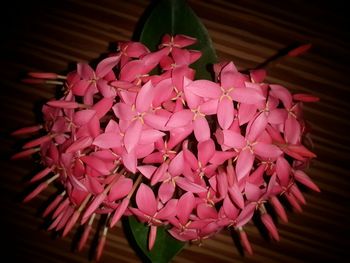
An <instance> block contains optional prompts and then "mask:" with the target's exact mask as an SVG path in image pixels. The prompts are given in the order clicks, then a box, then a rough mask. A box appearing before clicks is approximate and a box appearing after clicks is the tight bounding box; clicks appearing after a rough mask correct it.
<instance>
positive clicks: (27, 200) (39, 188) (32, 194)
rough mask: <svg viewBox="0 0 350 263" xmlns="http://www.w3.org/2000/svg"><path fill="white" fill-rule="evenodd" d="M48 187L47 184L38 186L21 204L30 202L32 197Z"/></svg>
mask: <svg viewBox="0 0 350 263" xmlns="http://www.w3.org/2000/svg"><path fill="white" fill-rule="evenodd" d="M48 185H49V184H48V183H47V182H43V183H41V184H39V185H38V186H37V187H36V188H35V189H34V190H33V191H32V192H31V193H30V194H29V195H27V196H26V198H24V200H23V202H24V203H26V202H29V201H30V200H32V199H33V198H34V197H36V196H37V195H38V194H40V193H41V192H42V191H43V190H44V189H45V188H46V187H48Z"/></svg>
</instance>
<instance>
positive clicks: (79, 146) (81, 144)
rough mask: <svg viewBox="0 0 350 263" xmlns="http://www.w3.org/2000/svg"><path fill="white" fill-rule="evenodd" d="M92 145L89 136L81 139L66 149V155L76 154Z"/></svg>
mask: <svg viewBox="0 0 350 263" xmlns="http://www.w3.org/2000/svg"><path fill="white" fill-rule="evenodd" d="M91 144H92V138H91V137H89V136H86V137H81V138H79V139H78V140H76V141H75V142H73V143H72V144H71V145H70V146H69V147H68V148H67V149H66V152H67V153H71V152H77V151H80V150H83V149H85V148H87V147H89V146H90V145H91Z"/></svg>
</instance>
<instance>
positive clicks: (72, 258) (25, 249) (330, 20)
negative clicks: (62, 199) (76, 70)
mask: <svg viewBox="0 0 350 263" xmlns="http://www.w3.org/2000/svg"><path fill="white" fill-rule="evenodd" d="M27 2H30V3H22V1H10V2H9V3H10V6H9V7H4V6H2V15H1V16H2V20H3V21H2V22H1V43H0V45H1V46H0V48H1V49H0V52H1V53H0V54H1V61H0V63H1V64H0V70H1V71H0V72H1V73H0V74H1V78H0V99H1V103H0V114H1V122H0V123H1V125H0V145H1V146H0V147H1V160H0V161H1V163H0V166H1V175H0V180H1V181H0V197H1V199H0V200H1V202H0V206H1V212H0V216H1V225H0V226H1V233H0V236H1V242H2V243H3V242H5V246H4V245H2V246H1V250H3V251H1V253H0V255H1V257H2V258H4V257H5V256H11V258H12V260H11V262H12V261H14V260H18V261H19V262H47V263H51V262H52V263H53V262H57V263H58V262H88V261H89V260H88V254H89V251H88V249H86V250H84V251H83V252H82V253H77V252H72V251H71V245H70V244H71V239H72V237H73V235H70V236H69V237H68V238H65V239H61V238H58V237H55V235H53V234H52V233H49V232H46V231H45V229H44V221H43V220H42V219H41V218H40V216H39V212H40V208H42V207H43V206H44V204H45V200H46V198H47V196H49V195H50V193H52V192H54V189H48V190H46V191H45V192H44V193H43V194H42V195H40V197H39V198H38V199H36V200H35V201H32V202H30V203H29V204H26V205H24V204H22V203H21V202H20V200H21V198H22V197H23V195H22V194H23V191H24V190H25V189H27V185H26V183H25V182H26V180H27V179H28V178H29V176H30V175H31V174H32V173H33V171H34V169H35V167H36V166H35V165H33V161H31V160H25V161H17V162H12V161H9V156H10V155H11V154H13V153H14V152H16V150H18V149H19V146H20V144H21V143H23V141H18V140H15V139H13V138H11V137H10V136H9V133H10V132H11V131H13V130H14V129H16V128H19V127H22V126H25V125H31V124H34V123H35V121H36V118H37V114H36V111H37V108H38V105H41V104H42V103H43V102H44V101H45V100H47V99H48V98H51V97H53V96H54V88H53V87H44V86H40V87H34V86H28V85H24V84H22V83H20V82H19V79H20V77H22V76H23V73H24V72H27V71H52V72H63V71H65V70H67V68H68V66H69V65H70V63H72V62H74V61H91V60H92V59H94V58H97V57H98V56H99V55H100V54H101V53H103V52H105V51H106V50H107V49H108V47H109V44H110V43H112V42H113V41H116V40H128V39H130V37H131V35H132V32H133V29H134V26H135V25H136V23H137V20H138V18H139V17H140V15H141V14H142V12H143V10H144V9H145V8H146V6H147V5H148V1H146V0H129V1H117V0H103V1H74V0H61V1H47V2H50V4H49V3H40V1H27ZM189 3H190V5H191V6H192V8H193V9H194V11H195V12H196V13H197V15H198V16H199V17H200V18H201V19H202V21H203V22H204V24H205V25H206V27H207V28H208V30H209V33H210V35H211V37H212V39H213V42H214V46H215V48H216V50H217V52H218V56H219V58H220V59H221V60H224V59H225V60H233V61H234V62H235V63H236V65H237V66H238V67H239V69H246V68H251V67H254V66H256V65H257V64H259V63H261V62H263V61H264V60H265V59H267V58H269V57H270V56H272V55H274V54H275V53H276V52H277V51H278V50H281V49H283V48H285V47H286V46H289V45H291V44H294V43H296V42H301V43H304V42H311V43H312V44H313V46H314V47H313V49H312V50H311V51H310V52H309V53H307V54H306V55H304V56H302V57H300V58H291V59H288V60H284V61H283V62H282V63H280V64H278V65H276V66H275V67H273V68H271V69H270V70H269V81H273V82H278V83H281V84H283V85H286V86H287V87H289V88H290V89H292V90H298V91H302V92H312V93H314V94H316V95H317V96H319V97H320V98H321V101H320V102H319V103H316V104H312V105H308V106H307V107H306V108H305V112H306V118H307V119H308V120H310V122H311V124H312V127H313V135H312V138H313V141H314V144H315V148H314V151H315V152H316V153H317V155H318V158H317V159H316V160H315V161H314V162H313V163H312V168H311V169H310V171H309V174H310V175H311V177H312V178H313V179H314V180H315V182H316V183H318V185H319V186H320V188H321V190H322V192H321V193H313V192H307V193H305V196H306V200H307V203H308V204H307V205H306V206H304V207H303V210H304V212H303V213H302V214H296V213H293V212H292V211H288V215H289V221H290V222H289V223H288V224H283V223H280V222H279V223H278V227H279V230H280V235H281V241H280V242H278V243H277V242H269V241H266V240H265V239H264V238H263V237H262V236H261V235H260V234H259V233H258V231H257V230H256V228H255V227H254V226H253V225H252V226H251V227H249V228H248V229H247V231H248V234H249V237H250V240H251V242H252V245H253V249H254V252H255V254H254V255H253V256H242V255H241V254H240V253H239V250H238V249H237V247H236V246H235V245H234V243H233V241H232V238H231V237H230V235H229V234H228V233H227V232H222V233H221V234H218V235H217V236H215V238H213V239H210V240H207V241H206V242H205V243H204V246H203V247H198V246H195V245H193V246H188V247H187V248H186V249H185V250H184V251H182V252H181V254H179V255H178V256H177V257H176V258H175V260H174V261H173V262H178V263H180V262H181V263H182V262H184V263H190V262H201V263H204V262H256V263H258V262H264V263H265V262H276V263H277V262H293V263H294V262H340V261H341V257H342V256H345V255H346V254H348V251H349V245H350V242H349V237H348V235H349V233H350V231H349V218H348V216H349V201H350V198H349V197H350V191H349V186H350V174H349V163H350V158H349V157H350V155H349V151H350V143H349V142H350V138H349V136H348V132H349V131H350V129H349V127H350V122H349V112H350V104H349V101H348V98H349V93H350V87H349V84H350V81H349V64H348V63H349V59H350V56H349V30H348V28H347V27H346V22H348V21H347V16H348V14H346V8H345V6H343V5H341V4H337V2H336V1H327V2H326V1H321V2H320V1H301V0H287V1H272V0H268V1H258V0H246V1H243V0H242V1H223V0H210V1H199V0H197V1H195V0H191V1H189ZM2 261H3V260H2ZM4 262H5V261H4ZM102 262H139V259H138V258H137V257H136V255H135V254H134V252H133V250H131V248H130V247H129V245H128V243H127V241H126V239H125V237H124V236H123V231H122V230H121V228H120V227H116V228H114V229H113V230H112V231H111V232H110V234H109V235H108V244H107V246H106V250H105V253H104V255H103V258H102Z"/></svg>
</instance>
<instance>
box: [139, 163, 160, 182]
mask: <svg viewBox="0 0 350 263" xmlns="http://www.w3.org/2000/svg"><path fill="white" fill-rule="evenodd" d="M137 169H138V170H139V171H140V173H141V174H142V175H144V176H145V177H146V178H147V179H150V178H151V177H152V175H153V173H154V172H155V170H156V169H157V167H155V166H153V165H142V166H138V167H137Z"/></svg>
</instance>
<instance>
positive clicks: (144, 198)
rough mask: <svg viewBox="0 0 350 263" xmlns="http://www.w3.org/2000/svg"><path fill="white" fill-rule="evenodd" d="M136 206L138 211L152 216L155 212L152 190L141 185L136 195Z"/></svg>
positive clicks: (155, 204) (154, 199) (155, 203)
mask: <svg viewBox="0 0 350 263" xmlns="http://www.w3.org/2000/svg"><path fill="white" fill-rule="evenodd" d="M136 204H137V207H138V209H139V210H140V211H142V212H143V213H145V214H146V215H148V216H153V215H154V214H155V213H156V212H157V201H156V198H155V196H154V193H153V191H152V189H151V188H150V187H149V186H147V185H145V184H144V183H141V185H140V187H139V189H138V190H137V193H136Z"/></svg>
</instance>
